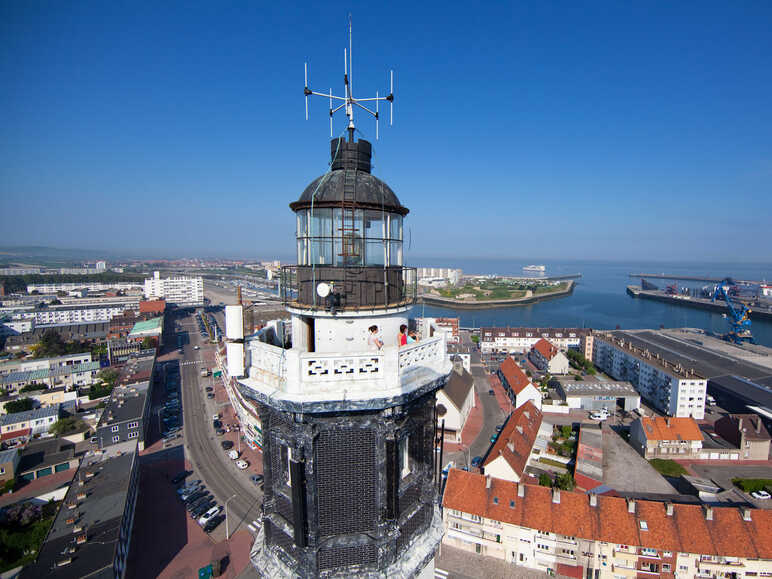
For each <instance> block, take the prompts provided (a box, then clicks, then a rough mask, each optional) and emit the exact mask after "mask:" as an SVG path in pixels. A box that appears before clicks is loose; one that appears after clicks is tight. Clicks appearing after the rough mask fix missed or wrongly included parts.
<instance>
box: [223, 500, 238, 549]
mask: <svg viewBox="0 0 772 579" xmlns="http://www.w3.org/2000/svg"><path fill="white" fill-rule="evenodd" d="M235 498H236V495H233V496H232V497H231V498H229V499H228V500H227V501H225V540H226V541H227V540H228V539H230V537H231V535H230V532H229V530H228V503H229V502H230V501H231V500H232V499H235Z"/></svg>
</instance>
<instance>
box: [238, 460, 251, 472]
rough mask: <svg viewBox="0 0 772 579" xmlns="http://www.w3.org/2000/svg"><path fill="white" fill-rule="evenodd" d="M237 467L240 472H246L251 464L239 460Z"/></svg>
mask: <svg viewBox="0 0 772 579" xmlns="http://www.w3.org/2000/svg"><path fill="white" fill-rule="evenodd" d="M236 466H237V467H238V469H239V470H246V469H248V468H249V463H248V462H247V461H246V460H237V461H236Z"/></svg>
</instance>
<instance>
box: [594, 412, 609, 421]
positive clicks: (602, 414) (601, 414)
mask: <svg viewBox="0 0 772 579" xmlns="http://www.w3.org/2000/svg"><path fill="white" fill-rule="evenodd" d="M606 419H608V414H606V413H605V412H592V413H590V420H606Z"/></svg>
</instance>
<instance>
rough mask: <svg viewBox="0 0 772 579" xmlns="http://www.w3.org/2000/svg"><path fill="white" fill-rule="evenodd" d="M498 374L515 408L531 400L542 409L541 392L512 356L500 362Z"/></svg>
mask: <svg viewBox="0 0 772 579" xmlns="http://www.w3.org/2000/svg"><path fill="white" fill-rule="evenodd" d="M496 375H497V376H498V378H499V381H501V385H502V386H503V387H504V392H506V394H507V396H508V397H509V400H510V402H511V403H512V407H513V408H520V407H521V406H522V405H523V404H525V403H526V402H528V401H529V400H530V401H531V402H532V403H533V405H534V406H536V408H539V409H541V392H540V391H539V389H538V388H536V386H534V385H533V383H532V382H531V379H530V378H529V377H528V376H527V375H526V373H525V372H523V370H522V369H521V368H520V366H518V365H517V362H515V360H514V359H513V358H512V357H511V356H508V357H507V359H506V360H504V361H503V362H502V363H501V364H499V369H498V371H497V372H496Z"/></svg>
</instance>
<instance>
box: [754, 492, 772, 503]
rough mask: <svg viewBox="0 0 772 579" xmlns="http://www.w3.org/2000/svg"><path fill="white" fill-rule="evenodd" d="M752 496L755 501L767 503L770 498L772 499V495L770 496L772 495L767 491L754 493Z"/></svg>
mask: <svg viewBox="0 0 772 579" xmlns="http://www.w3.org/2000/svg"><path fill="white" fill-rule="evenodd" d="M751 496H752V497H753V498H754V499H758V500H760V501H766V500H767V499H768V498H770V497H772V495H770V494H769V493H768V492H767V491H765V490H760V491H753V492H752V493H751Z"/></svg>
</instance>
